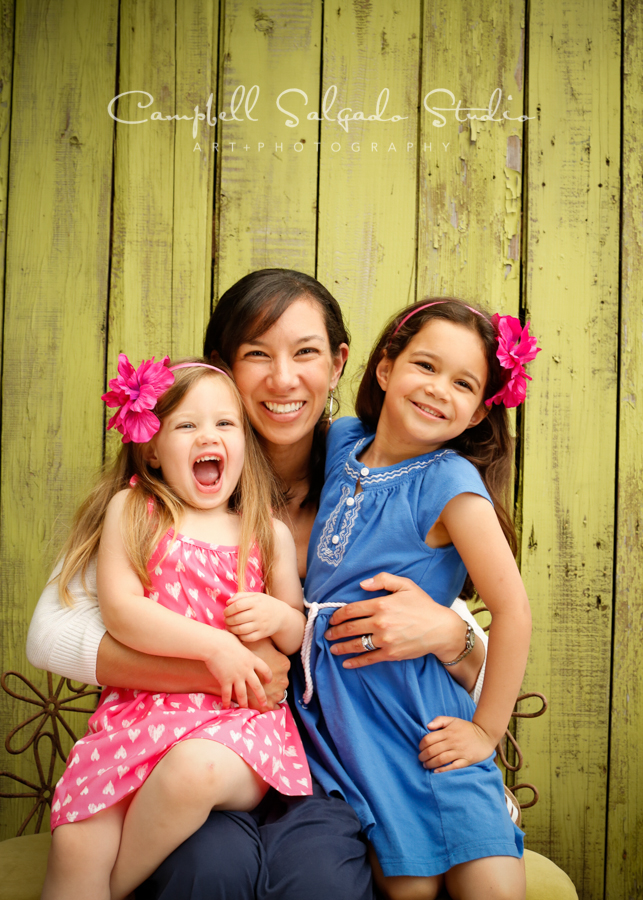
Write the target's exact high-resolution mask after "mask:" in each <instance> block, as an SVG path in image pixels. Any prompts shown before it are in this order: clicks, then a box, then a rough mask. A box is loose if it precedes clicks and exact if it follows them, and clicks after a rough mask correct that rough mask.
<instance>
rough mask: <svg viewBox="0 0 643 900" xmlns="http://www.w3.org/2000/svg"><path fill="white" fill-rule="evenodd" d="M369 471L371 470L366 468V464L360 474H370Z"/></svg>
mask: <svg viewBox="0 0 643 900" xmlns="http://www.w3.org/2000/svg"><path fill="white" fill-rule="evenodd" d="M368 471H369V470H368V469H367V468H366V466H364V468H363V469H360V472H359V474H360V475H368Z"/></svg>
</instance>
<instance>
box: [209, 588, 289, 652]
mask: <svg viewBox="0 0 643 900" xmlns="http://www.w3.org/2000/svg"><path fill="white" fill-rule="evenodd" d="M287 612H288V606H287V605H286V604H285V603H282V602H281V600H277V598H276V597H271V596H270V595H269V594H255V593H251V592H242V593H239V594H235V595H234V596H233V597H231V598H230V599H229V600H228V602H227V604H226V609H225V611H224V613H223V614H224V616H225V623H226V627H227V629H228V631H231V632H232V634H236V635H237V637H238V638H239V639H240V640H242V641H246V642H249V643H251V642H252V641H260V640H261V639H262V638H267V637H271V636H272V635H273V634H276V632H278V631H280V630H281V629H282V628H283V627H284V624H285V622H286V616H287Z"/></svg>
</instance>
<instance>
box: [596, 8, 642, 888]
mask: <svg viewBox="0 0 643 900" xmlns="http://www.w3.org/2000/svg"><path fill="white" fill-rule="evenodd" d="M623 34H624V38H625V41H624V45H623V76H624V78H623V151H622V159H623V205H622V225H621V357H620V403H619V406H618V414H619V445H618V485H617V504H618V520H617V529H616V560H615V567H616V577H615V587H616V592H615V597H614V618H615V621H614V644H613V650H612V718H611V727H610V737H611V745H610V759H609V808H608V819H607V877H606V887H605V896H606V898H609V897H619V898H622V900H636V898H640V897H642V896H643V854H642V853H641V848H642V847H643V773H642V772H641V747H643V660H642V659H641V643H642V641H643V604H642V602H641V598H642V597H643V418H642V416H641V407H640V406H639V404H641V405H643V344H642V335H643V288H642V285H643V227H642V218H641V211H642V209H643V189H642V185H643V160H642V158H641V141H642V140H643V126H642V124H641V123H643V22H642V21H641V10H640V5H639V4H638V3H636V2H632V0H627V2H626V3H625V4H624V29H623Z"/></svg>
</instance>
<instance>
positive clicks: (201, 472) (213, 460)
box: [192, 455, 223, 489]
mask: <svg viewBox="0 0 643 900" xmlns="http://www.w3.org/2000/svg"><path fill="white" fill-rule="evenodd" d="M192 472H193V473H194V478H195V480H196V482H197V484H198V485H199V486H200V487H201V488H206V489H208V488H209V489H213V488H216V487H217V485H218V484H219V482H220V480H221V475H222V473H223V460H222V459H221V457H220V456H214V455H212V456H202V457H200V459H197V460H196V462H195V463H194V465H193V466H192Z"/></svg>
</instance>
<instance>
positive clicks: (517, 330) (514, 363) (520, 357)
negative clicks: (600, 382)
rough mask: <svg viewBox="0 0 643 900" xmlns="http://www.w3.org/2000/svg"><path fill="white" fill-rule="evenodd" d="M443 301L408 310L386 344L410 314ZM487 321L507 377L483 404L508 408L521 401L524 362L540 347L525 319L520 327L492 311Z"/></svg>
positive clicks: (525, 389) (524, 392) (473, 310)
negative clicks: (491, 328) (502, 404)
mask: <svg viewBox="0 0 643 900" xmlns="http://www.w3.org/2000/svg"><path fill="white" fill-rule="evenodd" d="M443 303H449V300H433V301H432V302H431V303H425V304H424V306H418V307H417V308H416V309H413V310H411V312H410V313H407V314H406V315H405V316H404V318H403V319H402V321H401V322H399V323H398V325H397V326H396V328H395V331H394V332H393V334H392V335H391V337H390V338H389V343H390V341H391V339H392V338H394V337H395V335H396V334H397V333H398V331H399V330H400V328H401V327H402V325H404V323H405V322H407V321H408V320H409V319H410V318H411V316H414V315H415V314H416V313H419V312H421V311H422V310H423V309H428V308H429V307H430V306H440V305H441V304H443ZM463 305H464V307H465V309H468V310H469V312H472V313H474V314H475V315H476V316H480V318H481V319H486V318H487V317H486V316H485V315H483V314H482V313H481V312H479V310H477V309H474V308H473V307H472V306H467V305H466V303H465V304H463ZM487 321H489V320H487ZM491 324H492V325H493V327H494V328H495V330H496V340H497V341H498V349H497V351H496V356H497V357H498V362H499V363H500V365H501V366H502V368H503V369H506V370H507V372H506V376H507V380H506V382H505V384H504V385H503V387H501V388H500V390H499V391H498V392H497V393H495V394H494V395H493V397H490V398H489V399H488V400H485V406H491V405H492V404H494V403H497V404H500V403H504V405H505V406H506V407H507V408H508V409H511V408H512V407H514V406H520V404H521V403H522V402H523V401H524V399H525V396H526V394H527V379H528V380H529V381H531V375H527V373H526V372H525V363H528V362H531V360H532V359H535V358H536V354H537V353H540V351H541V350H542V347H537V346H536V338H535V337H530V336H529V322H527V324H526V325H525V327H524V328H523V327H522V325H521V324H520V320H519V319H516V318H515V316H500V315H498V313H494V315H493V316H492V317H491Z"/></svg>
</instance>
